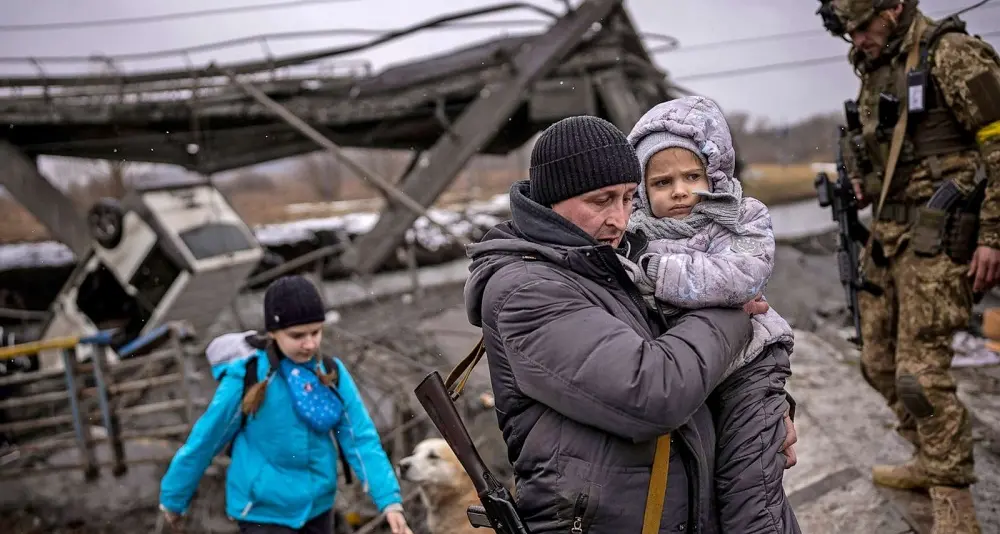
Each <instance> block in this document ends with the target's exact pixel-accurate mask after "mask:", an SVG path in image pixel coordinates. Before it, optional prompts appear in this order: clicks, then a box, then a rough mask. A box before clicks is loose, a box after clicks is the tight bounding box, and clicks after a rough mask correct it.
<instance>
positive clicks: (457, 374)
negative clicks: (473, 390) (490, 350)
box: [444, 336, 486, 401]
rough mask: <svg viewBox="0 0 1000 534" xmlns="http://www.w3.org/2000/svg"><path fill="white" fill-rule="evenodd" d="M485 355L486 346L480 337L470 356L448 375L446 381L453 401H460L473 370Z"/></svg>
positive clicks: (445, 383)
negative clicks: (459, 398)
mask: <svg viewBox="0 0 1000 534" xmlns="http://www.w3.org/2000/svg"><path fill="white" fill-rule="evenodd" d="M483 354H486V345H485V344H484V343H483V337H482V336H479V341H478V342H477V343H476V346H475V347H472V350H471V351H470V352H469V355H468V356H466V357H465V358H463V359H462V361H460V362H458V365H456V366H455V368H454V369H452V370H451V372H450V373H448V378H447V379H446V380H445V381H444V385H445V387H446V388H448V394H449V395H450V396H451V400H453V401H454V400H456V399H458V397H459V395H461V394H462V390H464V389H465V384H466V383H467V382H468V381H469V377H471V376H472V370H473V369H475V368H476V365H477V364H478V363H479V360H481V359H482V358H483Z"/></svg>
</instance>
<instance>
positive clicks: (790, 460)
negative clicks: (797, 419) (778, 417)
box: [781, 412, 799, 469]
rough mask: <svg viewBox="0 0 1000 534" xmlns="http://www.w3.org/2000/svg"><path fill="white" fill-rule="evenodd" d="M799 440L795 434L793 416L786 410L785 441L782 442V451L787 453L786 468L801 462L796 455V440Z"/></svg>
mask: <svg viewBox="0 0 1000 534" xmlns="http://www.w3.org/2000/svg"><path fill="white" fill-rule="evenodd" d="M798 440H799V437H798V435H796V434H795V423H793V422H792V416H791V415H790V414H789V413H788V412H785V441H784V442H783V443H782V444H781V452H782V454H784V455H785V469H789V468H791V467H793V466H794V465H795V464H797V463H799V458H798V457H797V456H795V442H797V441H798Z"/></svg>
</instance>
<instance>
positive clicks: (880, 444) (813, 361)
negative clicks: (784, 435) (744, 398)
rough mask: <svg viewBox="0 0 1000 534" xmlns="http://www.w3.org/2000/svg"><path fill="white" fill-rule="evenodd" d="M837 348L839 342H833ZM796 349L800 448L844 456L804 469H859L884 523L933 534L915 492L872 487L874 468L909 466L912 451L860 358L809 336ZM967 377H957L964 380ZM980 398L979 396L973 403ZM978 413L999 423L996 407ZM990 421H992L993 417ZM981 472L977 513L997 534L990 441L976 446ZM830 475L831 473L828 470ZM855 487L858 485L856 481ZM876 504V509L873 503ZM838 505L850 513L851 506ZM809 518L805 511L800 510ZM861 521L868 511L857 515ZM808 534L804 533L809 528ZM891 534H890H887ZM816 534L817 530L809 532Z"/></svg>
mask: <svg viewBox="0 0 1000 534" xmlns="http://www.w3.org/2000/svg"><path fill="white" fill-rule="evenodd" d="M835 342H837V343H838V344H839V340H836V341H835ZM795 343H796V347H795V352H794V354H793V356H792V370H793V373H794V375H793V376H792V378H791V379H790V382H789V384H788V390H789V391H790V392H791V394H792V395H793V396H794V397H795V399H796V401H797V402H798V409H799V410H800V411H801V412H804V414H805V416H804V417H803V415H799V417H803V423H805V424H804V425H802V428H801V429H799V426H798V425H797V427H796V428H797V429H799V430H800V443H802V448H803V451H804V453H805V454H807V455H808V454H810V450H812V449H816V450H819V449H820V448H819V447H812V446H811V445H807V443H808V442H810V441H812V440H819V441H822V442H824V443H826V444H827V445H826V446H827V447H829V448H834V449H836V450H838V451H839V452H840V454H839V456H835V457H834V456H831V457H829V458H826V459H817V460H810V459H806V460H804V463H807V464H808V463H810V462H815V463H817V464H819V465H825V463H826V462H833V463H835V464H836V465H838V466H840V467H841V468H853V469H856V470H857V471H858V472H859V473H860V474H861V475H862V477H863V479H859V480H860V481H861V482H863V484H862V486H863V487H865V488H868V491H872V490H874V491H875V494H874V495H873V496H872V497H871V502H883V503H886V504H888V506H886V507H885V510H886V511H885V512H884V513H885V514H887V515H886V516H885V517H886V520H887V519H888V517H889V516H890V515H892V516H895V517H897V518H905V520H907V521H908V522H909V524H910V527H911V528H912V529H913V531H915V532H918V533H923V532H928V531H929V527H930V524H929V521H930V517H929V513H928V511H929V509H930V501H929V500H928V499H927V498H926V497H924V496H922V495H920V494H917V493H913V492H895V491H890V490H886V489H883V488H877V489H876V488H875V487H874V486H873V485H872V484H871V482H870V480H871V475H870V470H871V466H872V465H873V464H876V463H895V462H903V461H906V460H907V459H908V458H909V457H910V456H911V455H912V447H911V446H910V445H909V444H908V443H907V442H906V441H905V440H903V439H902V438H901V437H899V436H898V435H897V434H896V433H895V431H894V430H893V426H894V425H895V418H894V416H893V414H892V412H891V411H889V409H888V407H887V406H886V405H885V402H884V401H883V400H882V398H881V397H880V396H879V395H878V394H877V393H876V392H875V391H874V390H873V389H871V388H870V387H869V386H868V385H867V384H866V383H865V382H864V381H863V380H862V378H861V375H860V371H859V367H858V358H857V355H856V351H855V352H854V353H850V352H845V351H843V350H840V349H838V348H837V346H836V345H835V344H833V343H830V342H828V341H827V340H825V339H823V338H822V337H820V336H818V335H816V334H813V333H810V332H802V331H797V332H796V340H795ZM962 374H963V373H960V375H962ZM963 378H967V377H963V376H960V377H959V379H960V385H959V390H960V391H962V392H963V397H966V398H972V397H971V396H970V395H968V393H969V392H968V391H966V390H967V389H969V390H971V389H972V388H971V386H970V384H971V383H970V382H969V381H968V380H967V379H963ZM976 397H977V398H978V397H980V396H978V395H977V396H976ZM972 408H973V412H974V413H977V412H978V413H982V414H983V416H984V417H987V418H990V417H993V416H995V413H996V411H995V408H994V407H991V406H986V405H984V404H980V405H978V406H977V405H975V404H972ZM991 414H993V415H991ZM811 422H822V423H821V424H820V425H818V426H819V431H818V432H815V431H811V430H810V429H811V428H812V427H811V426H810V425H811ZM988 432H995V430H993V429H989V428H987V427H985V426H984V425H983V424H982V420H981V419H980V420H979V422H978V423H977V424H976V433H977V435H979V436H982V435H984V433H988ZM975 454H976V473H977V475H978V476H979V479H980V480H979V483H978V484H976V485H974V486H973V487H972V491H973V495H974V498H975V500H976V508H977V514H978V516H979V519H980V522H981V524H982V528H983V532H1000V514H998V513H997V511H998V508H1000V491H998V489H1000V470H998V469H997V467H998V465H1000V460H998V457H997V456H996V455H995V454H994V453H993V452H991V451H990V449H989V442H988V441H985V440H982V439H980V440H977V443H976V448H975ZM796 469H798V466H797V467H796V468H795V469H792V470H791V471H792V472H793V473H790V474H789V476H788V480H789V482H791V483H794V482H795V480H796V477H802V476H803V475H796V474H794V471H795V470H796ZM825 469H826V470H830V469H831V467H826V468H825ZM852 484H855V482H852ZM868 504H871V503H868ZM840 506H851V504H850V503H849V502H846V501H845V502H843V503H840ZM800 509H801V510H802V511H803V512H804V513H807V514H808V508H807V507H799V508H796V511H797V512H798V511H799V510H800ZM854 513H855V514H857V516H858V517H859V518H860V517H863V514H864V509H863V508H858V509H856V510H855V511H854ZM804 531H806V530H805V529H804ZM816 531H817V532H842V531H838V530H826V531H821V530H816ZM851 531H853V532H882V530H879V529H875V530H869V529H867V528H864V529H861V528H858V529H855V530H851ZM887 531H891V530H887ZM809 532H812V530H809Z"/></svg>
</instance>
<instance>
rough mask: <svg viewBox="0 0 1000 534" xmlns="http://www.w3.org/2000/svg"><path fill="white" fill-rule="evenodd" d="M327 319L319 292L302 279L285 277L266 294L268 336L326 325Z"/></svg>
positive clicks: (278, 280) (310, 283) (265, 327)
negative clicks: (275, 332)
mask: <svg viewBox="0 0 1000 534" xmlns="http://www.w3.org/2000/svg"><path fill="white" fill-rule="evenodd" d="M325 319H326V312H325V310H324V309H323V299H321V298H320V296H319V291H317V290H316V287H315V286H313V284H312V282H310V281H309V280H307V279H305V278H303V277H302V276H298V275H294V276H283V277H281V278H279V279H277V280H275V281H274V282H272V283H271V285H269V286H268V287H267V291H265V292H264V330H265V331H267V332H274V331H275V330H283V329H285V328H288V327H291V326H298V325H302V324H309V323H322V322H323V321H324V320H325Z"/></svg>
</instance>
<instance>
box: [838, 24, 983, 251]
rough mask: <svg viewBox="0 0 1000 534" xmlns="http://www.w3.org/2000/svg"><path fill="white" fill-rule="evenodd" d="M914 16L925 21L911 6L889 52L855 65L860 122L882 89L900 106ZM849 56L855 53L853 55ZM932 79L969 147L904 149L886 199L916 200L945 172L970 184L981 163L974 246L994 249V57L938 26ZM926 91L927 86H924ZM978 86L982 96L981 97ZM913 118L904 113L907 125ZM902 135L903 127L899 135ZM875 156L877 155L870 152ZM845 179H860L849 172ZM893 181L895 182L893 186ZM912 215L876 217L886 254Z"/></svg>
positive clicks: (870, 188)
mask: <svg viewBox="0 0 1000 534" xmlns="http://www.w3.org/2000/svg"><path fill="white" fill-rule="evenodd" d="M918 17H923V20H924V22H925V24H926V25H930V24H932V23H933V21H932V20H931V19H929V18H927V17H925V16H924V15H922V14H919V12H918V13H917V15H916V17H914V19H913V22H912V23H911V24H910V26H909V29H908V30H907V31H906V33H905V34H904V35H902V36H900V37H899V38H898V41H897V42H896V44H895V46H893V45H892V43H890V47H889V50H888V51H887V53H889V54H891V57H890V58H888V60H887V61H882V62H880V63H879V66H877V67H872V68H868V69H865V68H857V72H858V74H859V76H860V78H861V89H860V92H859V96H858V106H859V110H860V116H861V117H860V118H861V122H862V125H863V126H864V128H865V129H866V130H867V129H870V128H873V127H874V124H875V123H877V122H878V102H879V94H880V93H883V92H885V93H889V94H892V95H894V96H896V97H897V98H898V99H899V101H900V107H901V108H903V107H904V106H906V94H907V91H906V87H907V84H906V72H905V63H906V57H907V54H908V52H909V50H910V47H911V46H912V45H913V43H914V40H915V39H914V35H913V34H914V32H915V30H916V27H917V20H918ZM853 53H854V51H853V50H852V56H851V57H852V58H853V57H856V56H854V55H853ZM929 59H930V62H929V70H930V75H931V79H932V83H934V84H936V88H937V91H938V94H939V95H940V96H941V97H942V98H943V103H944V105H945V106H946V107H947V108H949V109H950V110H951V112H952V115H953V117H954V119H955V120H957V121H958V123H959V124H960V125H961V127H962V128H964V129H965V130H966V131H967V132H968V136H969V138H970V139H975V140H976V141H974V142H973V144H972V146H971V147H970V148H969V149H965V150H958V151H955V152H950V153H946V154H940V155H937V156H935V157H932V158H922V159H920V158H917V159H912V160H911V161H905V160H907V157H906V155H905V152H906V151H905V150H904V151H903V155H901V156H900V162H899V166H898V167H897V172H896V177H895V178H894V179H893V186H892V188H891V189H890V193H889V195H887V197H886V203H887V204H889V203H896V204H906V205H910V206H917V205H920V204H923V203H925V202H926V201H927V200H928V199H929V198H930V197H931V195H932V194H933V192H934V190H935V189H936V186H937V185H939V183H940V180H947V179H951V180H954V181H955V183H956V184H957V185H958V186H959V187H960V188H961V189H962V190H964V191H971V190H972V188H973V186H974V181H975V175H976V171H977V169H978V168H979V167H980V166H981V165H985V166H984V168H985V170H986V173H987V174H986V176H987V180H988V182H987V184H988V185H987V188H986V198H985V200H984V202H983V205H982V209H981V211H980V231H979V242H978V244H979V245H985V246H989V247H993V248H1000V202H998V200H1000V134H998V133H992V135H991V132H992V131H994V130H997V129H1000V122H998V121H1000V58H998V57H997V54H996V52H995V51H994V50H993V48H992V47H991V46H990V45H989V44H988V43H986V42H985V41H983V40H981V39H979V38H977V37H973V36H970V35H966V34H964V33H954V32H953V33H946V34H945V35H943V36H941V37H940V38H939V39H938V41H937V44H936V46H935V48H934V50H933V54H932V55H931V56H930V57H929ZM932 90H933V89H932ZM984 93H985V94H986V96H985V97H984V96H983V95H984ZM912 125H913V120H912V118H911V123H910V126H912ZM909 135H910V129H909V128H908V133H907V136H909ZM890 138H891V132H889V135H887V136H885V138H883V140H882V142H881V143H880V148H881V157H882V158H884V157H885V154H887V153H888V147H889V144H890V141H889V139H890ZM876 158H878V156H876ZM852 178H855V179H860V178H861V177H860V176H857V175H854V176H852ZM865 178H866V179H865V180H864V181H865V186H864V187H865V195H866V196H868V197H869V198H871V199H872V202H873V204H874V203H876V202H877V201H878V197H879V194H880V193H881V191H880V189H881V184H880V183H879V184H877V185H876V184H873V183H872V181H871V180H870V179H867V178H869V177H865ZM896 184H902V186H901V187H900V186H897V185H896ZM911 222H912V221H908V222H904V223H901V222H895V221H887V220H883V221H879V222H878V224H877V225H876V234H877V237H878V239H879V240H880V241H881V242H882V243H883V245H884V246H885V247H886V252H887V253H888V254H890V255H892V254H894V253H895V252H896V250H898V249H899V247H900V245H902V244H903V243H905V242H906V241H908V238H909V231H910V225H911Z"/></svg>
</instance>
